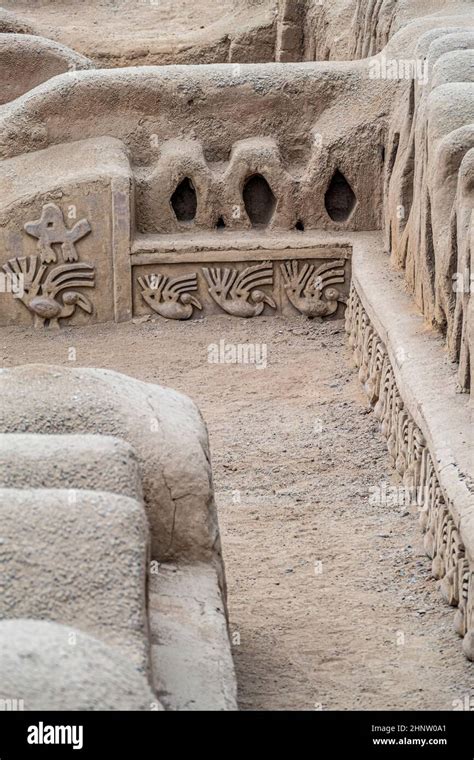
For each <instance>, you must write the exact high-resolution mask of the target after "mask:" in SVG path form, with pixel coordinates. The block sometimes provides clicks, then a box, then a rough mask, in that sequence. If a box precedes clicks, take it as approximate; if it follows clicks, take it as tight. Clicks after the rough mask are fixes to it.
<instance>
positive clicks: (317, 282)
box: [280, 259, 347, 318]
mask: <svg viewBox="0 0 474 760" xmlns="http://www.w3.org/2000/svg"><path fill="white" fill-rule="evenodd" d="M280 269H281V272H282V275H283V287H284V288H285V292H286V295H287V298H288V300H289V301H290V303H291V304H293V306H294V307H295V309H297V310H298V311H299V312H300V313H301V314H305V315H306V316H307V317H310V318H313V317H327V316H329V315H330V314H334V312H335V311H336V310H337V307H338V303H339V302H342V303H346V301H347V298H346V296H344V295H343V294H342V293H341V291H340V290H339V288H336V287H334V286H335V285H342V284H343V283H344V276H345V272H344V260H343V259H339V260H338V261H329V262H325V263H324V264H321V265H320V266H319V267H318V268H317V269H316V267H315V266H314V264H308V263H304V264H303V265H302V267H301V268H300V265H299V263H298V262H297V261H286V262H285V263H284V264H280Z"/></svg>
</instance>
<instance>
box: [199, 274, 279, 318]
mask: <svg viewBox="0 0 474 760" xmlns="http://www.w3.org/2000/svg"><path fill="white" fill-rule="evenodd" d="M202 272H203V275H204V277H205V279H206V282H207V284H208V286H209V294H210V295H211V297H212V298H213V299H214V301H215V302H216V303H217V304H218V305H219V306H220V307H221V308H222V309H223V310H224V311H226V312H227V313H228V314H231V315H232V316H234V317H257V316H258V315H259V314H261V313H262V311H263V310H264V308H265V304H268V305H269V306H271V307H272V309H276V303H275V301H274V300H273V298H272V297H271V296H270V295H269V294H268V293H266V292H265V291H264V290H261V288H262V287H263V286H264V285H273V264H272V263H271V262H270V261H264V262H262V263H261V264H255V265H254V266H250V267H246V268H245V269H244V270H243V271H242V272H239V271H238V270H237V269H221V268H220V267H215V268H212V269H208V268H207V267H203V269H202Z"/></svg>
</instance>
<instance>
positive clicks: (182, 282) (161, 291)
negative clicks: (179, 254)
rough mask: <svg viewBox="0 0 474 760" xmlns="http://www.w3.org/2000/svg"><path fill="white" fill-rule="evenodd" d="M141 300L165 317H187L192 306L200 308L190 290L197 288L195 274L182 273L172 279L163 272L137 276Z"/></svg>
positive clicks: (191, 310)
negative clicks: (140, 289)
mask: <svg viewBox="0 0 474 760" xmlns="http://www.w3.org/2000/svg"><path fill="white" fill-rule="evenodd" d="M138 282H139V284H140V286H141V288H142V297H143V300H144V301H145V302H146V303H147V304H148V306H150V307H151V308H152V309H153V311H156V313H157V314H159V315H160V316H161V317H165V318H166V319H189V318H190V317H192V314H193V310H194V308H196V309H202V306H201V304H200V302H199V301H198V299H197V298H195V297H194V296H193V295H191V291H193V290H197V287H198V286H197V275H196V274H195V273H194V272H193V273H191V274H183V275H180V276H179V277H174V278H173V279H172V280H170V279H169V277H167V276H166V275H164V274H151V275H147V276H144V277H139V278H138Z"/></svg>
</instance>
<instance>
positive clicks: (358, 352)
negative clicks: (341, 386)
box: [346, 283, 474, 660]
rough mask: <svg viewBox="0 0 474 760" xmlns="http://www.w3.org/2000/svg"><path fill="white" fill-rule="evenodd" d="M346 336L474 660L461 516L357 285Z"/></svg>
mask: <svg viewBox="0 0 474 760" xmlns="http://www.w3.org/2000/svg"><path fill="white" fill-rule="evenodd" d="M346 332H347V333H348V335H349V344H350V346H351V348H352V350H353V354H354V362H355V364H356V366H357V367H358V368H359V378H360V380H361V382H362V383H363V384H364V387H365V390H366V392H367V395H368V397H369V401H370V403H371V405H372V406H373V408H374V414H375V415H376V417H377V419H378V420H380V423H381V429H382V432H383V434H384V436H385V437H386V439H387V447H388V450H389V453H390V457H391V460H392V463H393V465H394V466H395V468H396V469H397V471H398V473H399V474H400V476H401V477H402V478H403V482H404V485H405V486H406V487H407V488H409V489H410V490H411V493H412V495H413V499H412V500H413V502H414V503H416V504H417V506H418V508H419V520H420V525H421V528H422V530H423V533H424V548H425V551H426V553H427V555H428V557H430V559H431V560H432V563H431V570H432V574H433V577H434V578H435V579H436V580H437V581H438V585H439V590H440V592H441V594H442V595H443V597H444V599H445V600H446V601H447V602H448V604H450V605H452V606H454V607H457V611H456V618H455V629H456V631H457V633H458V634H459V635H460V636H462V637H463V638H464V641H463V650H464V653H465V655H466V657H468V659H470V660H474V567H472V565H470V563H469V560H468V557H467V554H466V551H465V547H464V545H463V542H462V538H461V535H460V532H459V525H458V520H457V518H456V513H455V511H454V509H453V508H452V505H451V504H450V502H449V500H448V499H447V498H446V496H445V494H444V493H443V491H442V489H441V486H440V483H439V479H438V476H437V473H436V467H435V464H434V461H433V457H432V455H431V453H430V451H429V448H428V445H427V442H426V439H425V437H424V435H423V433H422V431H421V430H420V428H419V427H418V425H417V424H416V423H415V421H414V420H413V418H412V416H411V414H410V412H409V411H408V409H407V408H406V406H405V404H404V401H403V398H402V396H401V394H400V392H399V390H398V387H397V383H396V379H395V374H394V371H393V367H392V364H391V362H390V358H389V355H388V351H387V349H386V347H385V345H384V344H383V342H382V341H381V339H380V337H379V335H378V334H377V332H376V330H375V329H374V327H373V325H372V324H371V322H370V319H369V317H368V315H367V312H366V311H365V309H364V307H363V305H362V302H361V299H360V297H359V295H358V293H357V290H356V288H355V285H354V283H352V285H351V290H350V294H349V299H348V304H347V309H346Z"/></svg>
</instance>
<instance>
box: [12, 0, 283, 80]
mask: <svg viewBox="0 0 474 760" xmlns="http://www.w3.org/2000/svg"><path fill="white" fill-rule="evenodd" d="M1 7H3V8H6V9H7V10H9V11H12V12H14V13H16V15H17V16H18V18H20V19H21V20H22V21H26V22H27V23H29V24H30V25H31V27H32V28H33V30H34V32H35V33H36V34H39V35H41V36H43V37H47V38H49V39H53V40H56V41H57V42H61V43H62V44H63V45H67V46H68V47H70V48H72V49H73V50H76V52H79V53H82V54H83V55H86V56H88V57H90V58H92V59H93V60H95V61H96V62H97V64H100V65H101V66H106V67H107V66H130V65H142V64H154V63H164V64H169V63H173V62H175V55H176V50H177V46H179V45H182V46H184V47H185V48H186V47H188V48H189V47H190V46H197V49H198V51H197V53H196V55H197V60H196V62H205V60H204V58H205V50H206V48H207V47H210V48H212V47H213V45H214V44H217V43H218V41H219V39H222V38H225V36H226V32H229V33H230V32H232V33H233V32H235V31H236V29H238V28H242V29H243V28H244V27H246V26H247V25H249V24H250V26H252V25H253V24H255V23H258V22H259V20H265V19H267V21H268V18H270V17H271V15H272V13H273V12H274V9H275V8H276V2H275V0H219V2H218V3H214V2H196V0H81V2H77V0H49V1H48V0H46V1H43V2H41V3H39V4H36V3H35V4H34V5H33V4H32V3H31V0H2V2H1ZM199 50H200V51H201V55H202V57H203V60H202V61H199V55H198V53H199ZM183 55H184V57H186V52H185V51H183ZM194 57H196V56H194ZM211 58H213V59H214V58H215V60H220V59H221V57H220V54H219V50H218V49H217V50H216V52H215V53H213V54H212V55H211ZM222 60H226V59H225V58H223V59H222Z"/></svg>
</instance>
